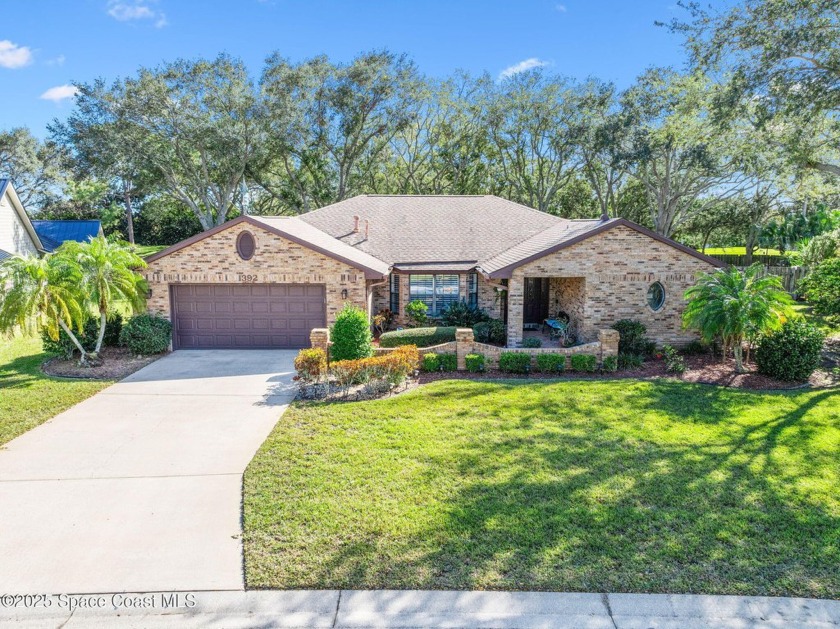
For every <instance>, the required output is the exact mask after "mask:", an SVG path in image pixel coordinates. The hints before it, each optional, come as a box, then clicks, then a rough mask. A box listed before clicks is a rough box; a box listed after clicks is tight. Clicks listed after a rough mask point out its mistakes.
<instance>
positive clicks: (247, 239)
mask: <svg viewBox="0 0 840 629" xmlns="http://www.w3.org/2000/svg"><path fill="white" fill-rule="evenodd" d="M256 248H257V243H256V241H255V240H254V236H253V235H252V234H251V232H242V233H241V234H239V236H238V237H237V238H236V253H238V254H239V257H240V258H242V259H243V260H250V259H251V258H253V257H254V251H255V250H256Z"/></svg>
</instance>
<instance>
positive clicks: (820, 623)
mask: <svg viewBox="0 0 840 629" xmlns="http://www.w3.org/2000/svg"><path fill="white" fill-rule="evenodd" d="M86 596H87V598H86V599H83V598H82V597H77V598H76V599H75V604H76V605H77V606H76V608H75V609H73V610H72V611H71V609H70V599H61V598H60V597H58V596H55V595H53V596H52V597H51V599H50V600H51V601H52V602H51V603H50V604H49V607H44V606H43V605H42V606H38V607H23V606H20V605H19V606H12V605H10V604H9V600H8V597H3V598H0V602H3V605H2V606H0V625H4V624H6V623H15V625H16V626H20V627H168V626H173V625H177V626H179V627H232V628H237V627H242V628H245V627H248V628H250V627H277V628H286V629H288V628H291V627H307V628H323V629H327V628H329V629H339V628H343V629H363V628H364V629H368V628H377V629H385V628H388V629H409V628H416V627H436V628H442V629H457V628H464V629H478V628H481V629H564V628H569V629H649V628H650V629H700V628H704V629H705V628H707V627H715V628H718V627H720V628H726V629H729V628H731V629H759V628H762V629H765V628H766V629H775V628H781V627H797V628H800V627H801V628H803V629H811V628H813V629H829V628H837V627H840V601H831V600H819V599H804V598H770V597H761V596H705V595H689V594H586V593H552V592H453V591H416V590H415V591H411V590H409V591H401V590H372V591H359V590H342V591H338V590H296V591H276V590H263V591H249V592H242V591H216V592H211V591H200V592H192V593H184V592H180V593H175V594H173V593H147V594H96V595H86ZM30 602H31V601H30ZM100 603H101V604H102V607H101V608H91V607H90V605H99V604H100ZM83 604H84V605H86V606H84V607H83V606H82V605H83Z"/></svg>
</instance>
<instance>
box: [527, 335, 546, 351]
mask: <svg viewBox="0 0 840 629" xmlns="http://www.w3.org/2000/svg"><path fill="white" fill-rule="evenodd" d="M522 347H528V348H530V349H536V348H537V347H542V340H541V339H538V338H537V337H535V336H529V337H528V338H526V339H522Z"/></svg>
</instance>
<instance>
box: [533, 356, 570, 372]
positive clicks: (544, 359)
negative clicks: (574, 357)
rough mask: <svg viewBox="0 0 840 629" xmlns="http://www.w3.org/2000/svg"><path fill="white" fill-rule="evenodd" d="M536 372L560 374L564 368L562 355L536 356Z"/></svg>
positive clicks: (564, 360)
mask: <svg viewBox="0 0 840 629" xmlns="http://www.w3.org/2000/svg"><path fill="white" fill-rule="evenodd" d="M536 362H537V371H539V372H541V373H561V372H562V371H563V370H564V369H565V368H566V357H565V356H564V355H563V354H537V357H536Z"/></svg>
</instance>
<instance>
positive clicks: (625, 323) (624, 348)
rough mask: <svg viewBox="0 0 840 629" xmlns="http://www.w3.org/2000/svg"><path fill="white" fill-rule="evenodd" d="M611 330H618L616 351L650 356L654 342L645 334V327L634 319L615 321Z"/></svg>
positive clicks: (653, 348)
mask: <svg viewBox="0 0 840 629" xmlns="http://www.w3.org/2000/svg"><path fill="white" fill-rule="evenodd" d="M612 329H613V330H616V331H617V332H618V353H619V354H636V355H638V356H651V355H652V354H653V352H654V351H655V350H656V343H654V342H653V341H651V340H650V339H648V338H647V337H646V336H645V333H646V332H647V327H645V324H644V323H642V322H641V321H636V320H635V319H621V320H620V321H616V322H615V323H614V324H613V326H612Z"/></svg>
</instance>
